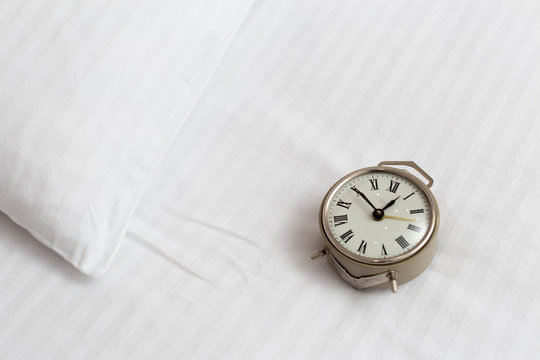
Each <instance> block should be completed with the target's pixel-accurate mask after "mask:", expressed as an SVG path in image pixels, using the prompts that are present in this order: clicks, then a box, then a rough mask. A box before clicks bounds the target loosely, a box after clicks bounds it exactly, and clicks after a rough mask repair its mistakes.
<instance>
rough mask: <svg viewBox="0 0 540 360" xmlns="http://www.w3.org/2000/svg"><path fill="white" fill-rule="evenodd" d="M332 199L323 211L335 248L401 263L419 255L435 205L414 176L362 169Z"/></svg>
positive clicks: (371, 259) (360, 256)
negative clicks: (413, 253) (408, 255)
mask: <svg viewBox="0 0 540 360" xmlns="http://www.w3.org/2000/svg"><path fill="white" fill-rule="evenodd" d="M329 196H330V198H328V199H327V203H326V205H325V206H326V208H325V209H326V210H325V212H324V213H323V217H324V218H325V219H323V220H324V221H325V227H326V229H327V233H328V232H329V236H330V237H331V238H332V242H333V243H334V245H336V246H337V247H338V248H339V247H342V248H344V250H345V253H347V252H348V253H349V255H350V254H352V255H353V256H354V257H357V258H360V259H361V260H365V261H367V262H391V261H392V260H395V258H396V257H399V258H400V259H401V258H402V257H403V256H406V255H405V254H407V253H409V252H411V251H413V250H414V251H416V250H417V249H418V247H419V246H421V245H420V244H421V242H422V241H423V239H425V238H426V234H427V233H428V232H429V231H430V224H431V223H432V217H433V213H432V212H433V209H432V206H431V202H430V200H429V197H428V195H427V193H426V192H425V191H424V190H423V189H422V187H421V185H419V184H418V182H417V181H414V180H413V178H412V176H410V175H407V176H404V175H401V174H399V173H398V172H391V171H383V170H371V171H368V172H362V171H360V172H358V174H357V175H353V176H350V177H346V178H345V179H344V180H342V181H341V182H340V183H338V184H337V187H336V188H335V189H334V190H333V191H332V192H331V193H330V194H329ZM341 251H342V252H344V251H343V249H342V250H341Z"/></svg>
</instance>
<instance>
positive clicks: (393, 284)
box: [386, 271, 397, 292]
mask: <svg viewBox="0 0 540 360" xmlns="http://www.w3.org/2000/svg"><path fill="white" fill-rule="evenodd" d="M386 276H387V277H388V285H390V289H392V292H397V281H396V278H397V272H395V271H389V272H388V274H387V275H386Z"/></svg>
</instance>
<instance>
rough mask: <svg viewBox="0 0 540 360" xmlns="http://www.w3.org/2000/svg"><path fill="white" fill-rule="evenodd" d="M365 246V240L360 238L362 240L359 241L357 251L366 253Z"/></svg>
mask: <svg viewBox="0 0 540 360" xmlns="http://www.w3.org/2000/svg"><path fill="white" fill-rule="evenodd" d="M366 247H367V242H365V241H364V240H362V242H361V243H360V247H359V248H358V252H361V253H362V254H365V253H366Z"/></svg>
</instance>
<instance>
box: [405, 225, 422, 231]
mask: <svg viewBox="0 0 540 360" xmlns="http://www.w3.org/2000/svg"><path fill="white" fill-rule="evenodd" d="M407 229H409V230H412V231H416V232H420V231H422V228H421V227H419V226H416V225H413V224H409V226H407Z"/></svg>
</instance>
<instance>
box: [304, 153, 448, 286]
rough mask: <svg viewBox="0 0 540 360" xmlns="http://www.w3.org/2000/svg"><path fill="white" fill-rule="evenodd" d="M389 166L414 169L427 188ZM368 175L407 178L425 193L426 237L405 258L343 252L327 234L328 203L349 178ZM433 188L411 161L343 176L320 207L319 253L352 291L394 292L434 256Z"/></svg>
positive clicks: (435, 210) (388, 163)
mask: <svg viewBox="0 0 540 360" xmlns="http://www.w3.org/2000/svg"><path fill="white" fill-rule="evenodd" d="M392 165H398V166H404V167H410V168H413V169H415V170H416V171H418V172H419V173H420V174H421V175H422V176H423V177H425V179H426V180H427V184H426V183H424V182H423V181H422V180H420V179H419V178H418V177H416V176H414V175H412V174H411V173H410V172H408V171H406V170H404V169H401V168H396V167H392ZM370 172H384V173H390V174H395V175H398V176H402V177H404V178H406V179H407V180H409V181H410V182H412V183H414V184H415V185H416V186H418V187H419V188H420V189H421V190H422V191H424V193H425V194H426V198H427V199H428V202H429V205H430V206H431V220H430V223H429V228H428V230H427V231H426V234H425V235H424V237H423V238H422V239H421V240H420V242H419V243H418V244H416V245H415V246H414V247H413V248H411V249H410V250H409V251H407V252H406V253H404V254H400V255H398V256H395V257H391V258H385V259H371V258H366V257H362V256H360V255H357V254H354V253H352V252H350V251H348V250H347V249H345V248H344V247H343V246H342V245H340V244H339V242H338V241H337V240H336V239H335V238H334V237H333V235H332V233H331V232H330V227H329V223H328V216H327V214H328V208H329V206H330V201H331V199H332V198H333V197H334V194H335V192H336V191H337V190H338V189H339V188H340V187H341V186H342V185H343V184H344V183H346V182H348V181H350V180H351V179H352V178H354V177H357V176H359V175H363V174H367V173H370ZM432 184H433V179H432V178H431V177H430V176H429V175H428V174H427V173H426V172H425V171H424V170H422V169H421V168H420V167H419V166H418V165H416V163H414V162H412V161H384V162H381V163H379V164H378V165H377V166H374V167H368V168H363V169H360V170H356V171H354V172H352V173H350V174H348V175H346V176H344V177H343V178H341V179H340V180H339V181H338V182H337V183H336V184H334V186H332V188H331V189H330V190H329V191H328V192H327V193H326V195H325V197H324V199H323V201H322V204H321V208H320V212H319V224H320V229H321V233H322V235H323V242H324V250H322V252H321V253H323V255H324V254H328V255H330V256H329V259H330V263H331V264H332V265H333V267H334V268H335V269H336V271H337V272H338V273H339V274H340V275H341V277H342V278H343V279H344V280H345V281H346V282H347V283H349V284H350V285H351V286H353V287H354V288H356V289H365V288H368V287H386V286H388V285H390V287H391V288H392V290H393V291H396V290H397V285H402V284H405V283H407V282H409V281H411V280H412V279H414V278H416V277H417V276H419V275H420V274H421V273H422V272H423V271H424V270H425V269H426V268H427V267H428V266H429V264H430V263H431V261H432V260H433V257H434V256H435V251H436V248H437V238H436V234H437V230H438V227H439V221H440V219H439V208H438V205H437V201H436V200H435V197H434V196H433V194H432V192H431V190H430V189H429V188H430V187H431V185H432ZM314 258H317V256H315V255H314Z"/></svg>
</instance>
